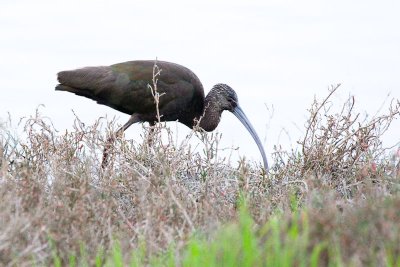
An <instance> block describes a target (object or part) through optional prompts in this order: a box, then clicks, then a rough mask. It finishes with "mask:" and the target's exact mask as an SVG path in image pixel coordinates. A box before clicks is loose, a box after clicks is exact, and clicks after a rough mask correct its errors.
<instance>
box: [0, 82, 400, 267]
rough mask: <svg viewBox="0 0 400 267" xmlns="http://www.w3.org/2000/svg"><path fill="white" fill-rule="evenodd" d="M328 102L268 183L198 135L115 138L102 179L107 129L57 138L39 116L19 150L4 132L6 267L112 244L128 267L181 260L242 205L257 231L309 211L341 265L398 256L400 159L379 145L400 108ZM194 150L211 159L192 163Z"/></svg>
mask: <svg viewBox="0 0 400 267" xmlns="http://www.w3.org/2000/svg"><path fill="white" fill-rule="evenodd" d="M335 90H336V87H334V88H332V93H333V92H334V91H335ZM330 95H331V94H330ZM330 95H329V96H328V97H327V98H326V99H324V100H323V101H322V102H319V101H317V100H315V101H314V103H313V104H312V106H311V108H310V110H309V112H310V117H309V120H308V122H307V123H306V134H305V136H304V138H303V139H302V140H301V141H300V142H299V143H300V145H301V149H300V150H299V151H293V152H284V151H276V152H275V153H274V155H273V156H274V163H275V164H274V166H273V168H272V170H271V173H270V174H269V175H268V176H266V175H265V174H263V173H262V171H261V170H259V169H258V168H257V167H255V166H251V165H249V163H247V162H241V164H240V166H239V167H238V168H232V167H231V166H229V165H228V164H226V162H225V160H224V159H222V158H220V157H219V156H218V151H219V147H218V143H219V138H220V136H218V135H216V134H206V133H202V132H193V133H191V134H190V135H189V136H187V138H186V139H185V140H184V141H182V142H180V143H177V142H176V141H174V138H173V134H172V133H171V130H170V129H169V128H168V127H166V126H165V124H163V123H161V124H157V125H156V126H155V128H154V129H153V130H150V129H149V127H145V126H144V127H143V138H142V139H141V140H138V141H135V140H126V139H125V138H124V137H117V138H116V142H115V144H114V147H113V149H112V151H110V161H109V165H108V166H107V168H105V169H104V170H103V169H102V168H101V167H100V165H101V162H100V160H101V158H102V157H101V154H102V150H103V148H104V146H105V144H106V140H107V136H109V135H110V133H112V132H113V131H114V130H115V128H116V127H115V123H114V122H108V123H107V125H105V126H106V129H105V130H104V127H103V126H104V125H103V121H101V120H99V121H96V122H95V123H94V124H93V125H85V124H83V123H82V122H81V121H79V119H78V118H76V120H75V122H74V130H73V131H71V132H63V133H60V132H57V131H56V130H55V129H54V127H53V126H52V124H51V121H50V120H49V119H47V118H45V117H43V116H42V115H41V114H40V113H39V112H38V111H37V112H36V114H35V115H34V116H32V117H31V118H28V119H25V120H24V121H23V128H24V135H25V136H22V137H20V138H19V139H16V137H15V135H14V134H11V133H9V128H8V127H7V125H3V126H2V127H1V128H0V143H1V146H0V152H1V153H0V196H1V202H0V265H4V266H13V265H18V266H30V265H32V264H33V263H39V264H41V265H42V264H43V265H50V264H51V263H52V260H53V255H54V254H57V255H58V256H59V257H60V258H61V259H62V262H63V264H66V263H67V262H68V260H69V257H70V256H71V255H76V256H77V257H78V258H79V256H80V255H81V254H86V256H87V258H88V259H89V260H90V259H93V260H94V258H95V255H96V254H98V253H99V250H104V251H105V252H107V251H108V249H109V248H110V246H111V245H112V243H113V241H114V240H119V241H120V242H121V249H122V251H124V252H126V253H125V254H124V255H126V256H125V257H126V259H125V261H126V262H128V261H129V258H130V255H129V253H128V252H129V251H131V250H132V249H135V248H138V247H140V246H142V245H143V244H145V246H146V250H145V252H146V254H147V255H154V254H156V253H158V252H160V251H163V250H164V249H166V248H168V246H170V244H174V246H175V247H176V248H177V253H179V251H180V249H181V248H182V247H183V246H184V245H185V242H186V241H187V240H188V238H189V237H190V236H191V235H192V234H193V233H195V232H197V231H200V232H202V233H205V234H207V235H210V236H211V235H212V234H213V232H214V231H215V229H217V228H218V227H219V226H220V225H221V224H223V223H225V222H229V221H232V220H236V219H237V201H238V198H239V196H240V195H244V196H246V198H247V200H248V206H249V209H250V212H251V214H252V216H253V218H254V220H255V221H256V222H257V223H258V225H262V224H263V223H264V222H266V221H267V220H268V219H269V218H270V216H271V215H273V214H277V213H282V214H283V218H282V220H284V221H286V222H287V223H290V222H291V220H293V218H292V217H291V214H292V212H293V211H294V210H298V209H304V210H305V211H306V212H307V214H309V217H310V218H312V220H310V238H311V241H312V243H314V244H317V243H319V242H321V241H323V240H329V242H336V244H338V245H339V246H340V248H341V255H342V258H343V261H344V262H348V263H353V264H354V265H355V266H362V265H364V264H367V263H368V262H369V261H370V260H371V259H372V258H373V259H377V260H379V259H384V258H385V255H387V252H388V251H390V252H391V253H394V254H397V255H399V254H400V245H399V244H400V240H399V236H400V230H399V225H398V222H399V221H400V212H399V211H400V194H399V191H400V167H399V164H400V163H399V162H400V150H398V151H396V152H395V153H394V154H390V153H393V152H392V150H393V149H392V150H390V151H386V150H385V149H384V148H383V147H382V144H381V136H382V134H383V133H384V132H385V131H386V130H387V129H388V128H389V126H390V123H391V122H392V120H393V119H396V118H398V117H399V110H400V106H399V101H397V102H393V104H392V105H391V106H390V108H389V111H388V113H387V114H385V115H380V116H376V117H374V118H372V119H370V120H361V119H360V118H359V115H358V114H354V110H353V107H354V98H350V99H349V100H348V101H347V102H346V103H344V104H343V108H342V109H341V111H340V112H339V113H334V114H331V111H330V109H329V107H330V105H331V102H330ZM161 135H162V136H163V138H161ZM149 139H151V140H152V144H151V145H149V142H148V140H149ZM190 140H199V141H200V142H201V146H202V147H203V148H204V149H202V150H201V151H200V152H196V151H195V150H194V148H193V147H192V146H191V142H190ZM396 153H397V154H396ZM82 247H84V249H83V248H82ZM327 259H328V257H327V256H326V260H327ZM382 262H384V260H383V261H382ZM325 263H326V264H327V263H328V262H325ZM90 264H91V265H92V264H94V262H90Z"/></svg>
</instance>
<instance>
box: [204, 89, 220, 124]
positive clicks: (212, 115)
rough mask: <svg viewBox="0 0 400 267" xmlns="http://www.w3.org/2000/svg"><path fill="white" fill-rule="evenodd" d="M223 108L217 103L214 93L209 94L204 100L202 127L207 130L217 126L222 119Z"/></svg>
mask: <svg viewBox="0 0 400 267" xmlns="http://www.w3.org/2000/svg"><path fill="white" fill-rule="evenodd" d="M221 113H222V110H221V109H220V108H219V107H218V105H217V104H216V101H215V99H213V96H212V95H207V96H206V98H205V100H204V112H203V115H202V117H201V119H200V127H201V128H202V129H204V130H205V131H207V132H211V131H213V130H214V129H215V128H217V126H218V123H219V121H220V119H221Z"/></svg>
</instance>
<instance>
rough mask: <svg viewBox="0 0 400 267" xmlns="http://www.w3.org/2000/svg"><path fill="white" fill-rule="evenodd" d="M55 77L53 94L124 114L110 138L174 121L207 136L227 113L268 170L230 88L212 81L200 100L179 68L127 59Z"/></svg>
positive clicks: (199, 91) (198, 86) (194, 81)
mask: <svg viewBox="0 0 400 267" xmlns="http://www.w3.org/2000/svg"><path fill="white" fill-rule="evenodd" d="M155 66H156V67H157V69H159V71H158V76H157V84H156V86H157V92H158V93H159V101H158V112H159V113H157V108H156V105H155V99H154V92H152V89H151V88H149V85H150V86H151V85H153V82H154V75H155V73H154V68H155ZM57 79H58V82H59V84H58V85H57V86H56V88H55V89H56V90H57V91H66V92H70V93H74V94H76V95H78V96H84V97H87V98H89V99H92V100H94V101H96V102H97V103H98V104H102V105H106V106H109V107H111V108H113V109H116V110H118V111H120V112H123V113H126V114H128V115H130V118H129V120H128V121H127V122H126V123H125V124H124V125H123V126H122V127H121V128H119V129H118V131H117V133H116V134H121V133H123V132H124V131H125V130H126V129H128V128H129V127H130V126H131V125H132V124H134V123H138V122H148V123H149V124H150V125H154V124H155V123H156V122H157V121H158V120H160V121H179V122H180V123H182V124H184V125H186V126H187V127H189V128H191V129H193V128H194V126H195V125H198V126H199V127H200V128H202V129H203V130H204V131H207V132H210V131H213V130H214V129H215V128H216V127H217V126H218V124H219V122H220V120H221V115H222V112H223V111H224V110H228V111H230V112H231V113H233V114H234V115H235V116H236V117H237V118H238V119H239V121H240V122H241V123H242V124H243V125H244V126H245V128H246V129H247V130H248V131H249V132H250V134H251V136H252V137H253V139H254V141H255V142H256V144H257V146H258V148H259V150H260V153H261V156H262V159H263V166H264V169H265V170H266V171H268V169H269V166H268V161H267V157H266V155H265V151H264V148H263V146H262V143H261V141H260V138H259V137H258V135H257V133H256V131H255V130H254V127H253V126H252V124H251V123H250V121H249V119H248V118H247V116H246V115H245V113H244V111H243V110H242V108H241V107H240V106H239V101H238V97H237V94H236V92H235V91H234V90H233V89H232V88H231V87H230V86H228V85H226V84H224V83H218V84H216V85H214V86H213V87H212V89H211V90H210V92H209V93H208V94H207V96H205V94H204V89H203V85H202V83H201V81H200V79H199V78H198V77H197V76H196V75H195V74H194V73H193V72H192V71H191V70H190V69H188V68H186V67H184V66H182V65H179V64H176V63H172V62H167V61H159V60H133V61H127V62H122V63H117V64H113V65H110V66H91V67H84V68H79V69H75V70H67V71H61V72H59V73H58V74H57ZM158 115H159V116H158ZM105 150H106V149H105ZM104 155H106V152H104ZM104 155H103V163H104Z"/></svg>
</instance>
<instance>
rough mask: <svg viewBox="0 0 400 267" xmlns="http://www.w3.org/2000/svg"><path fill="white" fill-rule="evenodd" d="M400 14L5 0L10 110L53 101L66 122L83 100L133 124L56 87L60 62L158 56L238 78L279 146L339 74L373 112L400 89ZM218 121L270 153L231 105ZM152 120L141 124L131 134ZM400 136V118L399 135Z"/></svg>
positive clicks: (353, 8) (333, 8) (382, 9)
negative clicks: (311, 104)
mask: <svg viewBox="0 0 400 267" xmlns="http://www.w3.org/2000/svg"><path fill="white" fill-rule="evenodd" d="M399 14H400V2H399V1H386V0H384V1H344V0H336V1H295V0H293V1H279V0H274V1H268V0H263V1H232V0H230V1H226V0H224V1H216V0H214V1H212V0H207V1H204V0H203V1H196V2H195V1H176V0H169V1H147V0H143V1H134V0H130V1H128V0H126V1H124V0H113V1H99V0H65V1H54V0H44V1H41V0H38V1H19V0H2V1H1V2H0V92H1V95H0V119H2V120H5V119H6V117H7V113H8V112H10V113H11V116H12V118H13V120H14V121H15V122H17V121H18V119H19V118H20V117H22V116H29V115H31V114H33V113H34V111H35V109H36V107H37V106H38V105H39V104H44V105H45V108H43V109H42V113H43V114H44V115H46V116H48V117H50V118H51V119H52V120H53V123H54V124H55V126H56V128H57V129H59V130H63V129H65V128H71V126H72V123H73V119H74V117H73V114H72V111H71V110H72V109H73V110H74V111H75V112H76V114H78V116H79V117H80V118H81V119H82V120H83V121H84V122H85V123H88V124H90V123H93V122H94V120H95V119H97V118H98V117H100V116H105V115H107V116H108V117H113V116H117V118H118V122H119V123H120V124H123V123H125V121H126V120H127V119H128V117H129V116H128V115H125V114H122V113H119V112H117V111H114V110H112V109H111V108H108V107H105V106H100V105H97V104H96V103H95V102H93V101H91V100H88V99H86V98H82V97H78V96H75V95H73V94H68V93H63V92H55V91H54V86H55V85H56V83H57V81H56V73H57V72H58V71H60V70H65V69H73V68H78V67H83V66H90V65H109V64H113V63H118V62H123V61H127V60H134V59H155V58H156V57H157V58H158V59H159V60H166V61H172V62H176V63H179V64H182V65H184V66H187V67H188V68H190V69H192V70H193V71H194V72H195V73H196V74H197V75H198V77H199V78H200V79H201V80H202V82H203V85H204V88H205V90H206V93H207V92H208V91H209V89H210V88H211V87H212V86H213V85H214V84H216V83H220V82H223V83H227V84H229V85H230V86H231V87H232V88H234V89H235V90H236V91H237V93H238V96H239V100H240V103H241V106H242V108H243V109H244V111H245V112H246V113H247V116H248V117H249V119H250V120H251V121H252V123H253V125H254V126H255V128H256V130H257V132H258V133H259V135H260V137H261V139H263V140H267V141H266V142H265V144H264V145H265V148H266V152H267V156H268V157H269V158H270V153H271V151H272V146H273V145H274V144H276V143H277V142H278V139H279V137H278V136H279V134H280V133H281V130H282V129H283V128H284V129H286V130H287V131H288V132H289V133H290V137H291V141H289V139H288V138H287V137H282V136H281V138H280V139H279V142H281V143H283V144H284V145H285V146H288V145H289V143H290V142H291V143H294V142H295V140H297V138H298V137H299V136H300V135H301V134H302V132H301V129H303V125H304V122H305V119H306V108H307V107H309V105H310V103H311V102H312V100H313V97H314V95H316V96H317V97H318V98H323V97H324V96H325V95H326V94H327V88H328V86H329V85H331V84H336V83H342V84H343V86H342V87H341V89H340V91H339V93H338V94H336V95H335V97H334V100H335V101H336V102H335V103H337V104H340V103H342V102H343V101H344V100H345V99H346V98H347V96H348V95H349V94H352V95H355V96H356V100H357V102H356V105H358V108H359V110H360V111H361V112H368V113H370V114H374V113H375V112H376V111H377V110H378V109H379V107H380V106H381V105H382V103H383V102H384V101H385V99H386V98H387V95H388V94H390V95H391V97H394V98H400V30H399V29H400V15H399ZM266 105H267V106H269V107H271V106H273V107H274V114H273V116H272V119H270V116H271V110H268V109H267V108H266V107H265V106H266ZM295 125H298V127H296V126H295ZM396 127H397V129H400V124H399V122H397V126H395V127H394V129H396ZM299 128H300V129H299ZM217 129H218V131H219V132H221V133H223V145H224V146H232V145H234V146H240V155H246V156H247V157H248V158H251V159H254V160H257V161H260V160H261V157H260V156H259V153H258V150H257V147H256V145H255V144H254V142H253V140H252V139H251V137H250V135H249V134H248V133H247V132H246V130H245V128H244V127H243V126H242V125H241V124H240V123H239V121H237V120H236V118H235V117H234V116H233V115H231V114H229V113H228V112H225V113H224V114H223V118H222V122H221V124H220V126H219V127H218V128H217ZM232 129H235V131H232ZM392 129H393V128H392ZM140 131H141V127H140V126H134V127H131V128H130V129H129V130H128V131H127V138H137V136H135V134H138V132H140ZM187 131H188V130H187V129H186V128H185V127H180V128H179V131H178V132H179V134H182V136H185V135H186V133H187ZM399 140H400V134H399V130H392V132H391V133H389V135H388V136H387V142H388V144H394V143H395V142H397V141H399Z"/></svg>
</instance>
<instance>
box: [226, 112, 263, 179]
mask: <svg viewBox="0 0 400 267" xmlns="http://www.w3.org/2000/svg"><path fill="white" fill-rule="evenodd" d="M232 113H233V114H234V115H235V116H236V117H237V118H238V119H239V120H240V122H241V123H242V124H243V125H244V127H246V129H247V130H248V131H249V132H250V134H251V136H252V137H253V139H254V141H255V142H256V144H257V146H258V149H259V150H260V152H261V156H262V158H263V162H264V168H265V170H266V171H267V172H268V169H269V168H268V161H267V157H266V156H265V151H264V148H263V146H262V144H261V141H260V138H259V137H258V135H257V133H256V130H254V128H253V126H252V125H251V123H250V121H249V119H248V118H247V117H246V115H245V114H244V112H243V110H242V109H241V107H240V106H239V105H238V106H236V107H235V108H234V109H233V111H232Z"/></svg>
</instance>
